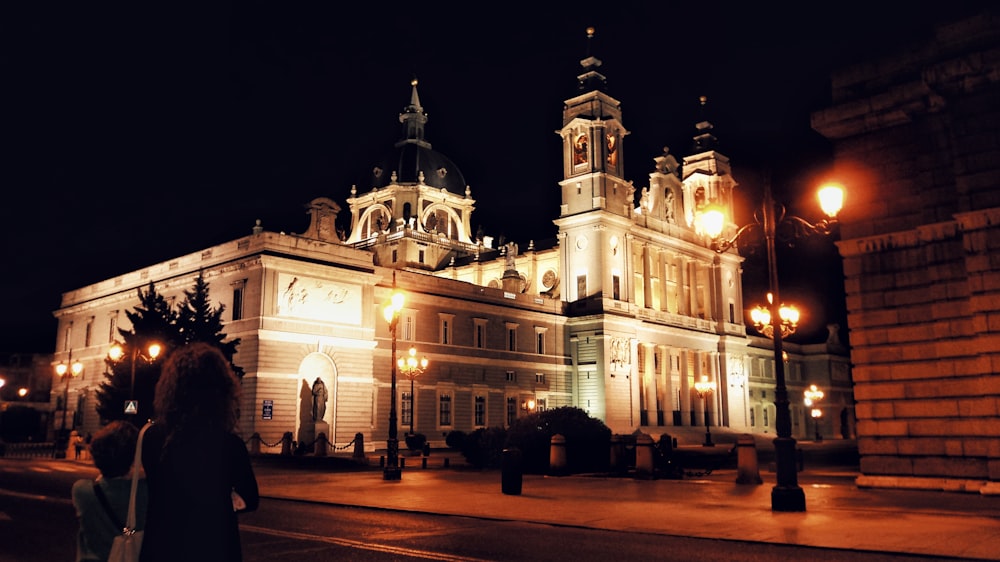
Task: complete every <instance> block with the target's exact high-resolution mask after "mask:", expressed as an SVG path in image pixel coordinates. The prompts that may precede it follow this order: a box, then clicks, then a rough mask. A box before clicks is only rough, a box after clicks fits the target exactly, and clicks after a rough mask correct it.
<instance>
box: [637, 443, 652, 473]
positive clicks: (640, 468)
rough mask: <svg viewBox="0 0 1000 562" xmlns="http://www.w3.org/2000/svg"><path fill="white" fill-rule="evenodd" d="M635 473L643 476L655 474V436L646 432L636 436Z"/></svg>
mask: <svg viewBox="0 0 1000 562" xmlns="http://www.w3.org/2000/svg"><path fill="white" fill-rule="evenodd" d="M635 474H636V476H638V477H641V478H648V477H650V476H652V474H653V438H652V437H650V436H649V435H647V434H645V433H640V434H639V435H636V436H635Z"/></svg>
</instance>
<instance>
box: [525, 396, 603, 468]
mask: <svg viewBox="0 0 1000 562" xmlns="http://www.w3.org/2000/svg"><path fill="white" fill-rule="evenodd" d="M556 434H559V435H562V436H563V437H565V438H566V468H567V470H568V471H569V472H596V471H604V470H607V468H608V460H609V457H610V453H609V449H608V446H609V444H610V442H611V430H610V429H609V428H608V426H606V425H604V422H602V421H601V420H599V419H597V418H592V417H590V416H589V415H587V413H586V412H585V411H583V410H581V409H580V408H576V407H572V406H564V407H560V408H555V409H552V410H546V411H544V412H538V413H536V414H531V415H529V416H525V417H523V418H519V419H518V420H517V421H516V422H514V424H513V425H512V426H511V427H510V429H509V430H508V432H507V441H506V443H505V446H507V447H517V448H518V449H520V450H521V452H522V453H523V455H524V456H523V462H524V471H525V472H532V473H544V472H547V471H548V467H549V448H550V445H551V442H552V436H553V435H556Z"/></svg>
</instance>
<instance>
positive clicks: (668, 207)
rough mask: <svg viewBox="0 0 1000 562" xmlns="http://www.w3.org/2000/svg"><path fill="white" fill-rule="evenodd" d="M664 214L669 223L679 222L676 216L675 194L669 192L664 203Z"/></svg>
mask: <svg viewBox="0 0 1000 562" xmlns="http://www.w3.org/2000/svg"><path fill="white" fill-rule="evenodd" d="M663 206H664V213H665V216H666V219H667V222H669V223H671V224H673V223H676V222H677V217H675V216H674V192H673V191H671V190H669V189H668V190H667V196H666V199H665V200H664V201H663Z"/></svg>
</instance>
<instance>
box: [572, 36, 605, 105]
mask: <svg viewBox="0 0 1000 562" xmlns="http://www.w3.org/2000/svg"><path fill="white" fill-rule="evenodd" d="M593 41H594V28H593V27H588V28H587V57H586V58H585V59H583V60H581V61H580V66H582V67H583V74H580V75H578V76H577V77H576V79H577V82H578V83H579V86H578V87H579V89H580V90H584V91H590V90H602V91H603V90H604V89H605V88H606V87H607V78H606V77H605V76H604V75H603V74H601V73H600V72H598V71H597V69H598V68H599V67H600V66H601V59H599V58H597V57H595V56H593V55H592V54H590V51H591V46H592V44H593Z"/></svg>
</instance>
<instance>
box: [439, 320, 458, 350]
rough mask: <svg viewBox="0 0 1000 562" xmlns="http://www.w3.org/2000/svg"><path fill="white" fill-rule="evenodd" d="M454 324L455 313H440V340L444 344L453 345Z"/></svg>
mask: <svg viewBox="0 0 1000 562" xmlns="http://www.w3.org/2000/svg"><path fill="white" fill-rule="evenodd" d="M454 325H455V315H454V314H443V313H441V314H438V341H439V342H441V344H442V345H451V344H453V343H454V339H453V338H452V333H451V331H452V327H453V326H454Z"/></svg>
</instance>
